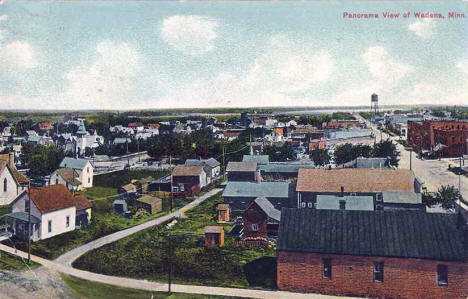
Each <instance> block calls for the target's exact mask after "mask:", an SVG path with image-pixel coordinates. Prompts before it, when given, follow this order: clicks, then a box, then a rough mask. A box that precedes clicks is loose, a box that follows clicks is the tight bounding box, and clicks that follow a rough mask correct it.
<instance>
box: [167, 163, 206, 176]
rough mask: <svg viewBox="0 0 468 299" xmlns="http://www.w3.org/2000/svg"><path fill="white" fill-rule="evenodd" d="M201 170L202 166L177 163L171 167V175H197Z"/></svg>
mask: <svg viewBox="0 0 468 299" xmlns="http://www.w3.org/2000/svg"><path fill="white" fill-rule="evenodd" d="M202 172H203V167H202V166H185V165H178V166H176V167H174V169H172V176H199V175H200V174H201V173H202Z"/></svg>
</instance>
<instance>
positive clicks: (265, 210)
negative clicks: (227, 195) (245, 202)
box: [243, 197, 281, 243]
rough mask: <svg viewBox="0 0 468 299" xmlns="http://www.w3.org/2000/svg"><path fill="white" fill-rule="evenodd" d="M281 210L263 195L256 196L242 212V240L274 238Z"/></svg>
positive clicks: (264, 240)
mask: <svg viewBox="0 0 468 299" xmlns="http://www.w3.org/2000/svg"><path fill="white" fill-rule="evenodd" d="M280 217H281V211H280V210H278V209H275V207H274V206H273V205H272V204H271V202H270V201H269V200H268V199H267V198H265V197H258V198H256V199H255V200H254V201H253V202H252V203H251V204H250V205H249V207H248V208H247V210H246V211H245V213H244V237H243V241H247V242H248V241H254V242H259V241H260V242H262V241H263V242H265V243H266V242H267V241H268V238H276V237H277V235H278V227H279V222H280Z"/></svg>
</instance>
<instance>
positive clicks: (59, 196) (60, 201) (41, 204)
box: [29, 184, 75, 213]
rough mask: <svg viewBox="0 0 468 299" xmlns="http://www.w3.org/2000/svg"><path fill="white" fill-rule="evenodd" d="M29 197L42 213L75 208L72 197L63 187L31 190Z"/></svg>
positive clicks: (56, 186) (51, 186)
mask: <svg viewBox="0 0 468 299" xmlns="http://www.w3.org/2000/svg"><path fill="white" fill-rule="evenodd" d="M29 196H30V198H31V200H32V201H33V202H34V204H35V205H36V207H37V208H38V209H39V211H41V212H42V213H47V212H52V211H56V210H61V209H66V208H69V207H73V206H75V200H74V198H73V195H72V194H71V193H70V191H68V188H67V187H65V185H61V184H59V185H49V186H45V187H41V188H31V189H30V191H29Z"/></svg>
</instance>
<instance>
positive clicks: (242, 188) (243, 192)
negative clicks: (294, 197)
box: [223, 182, 289, 198]
mask: <svg viewBox="0 0 468 299" xmlns="http://www.w3.org/2000/svg"><path fill="white" fill-rule="evenodd" d="M223 196H228V197H255V198H257V197H267V198H287V197H289V183H288V182H259V183H257V182H228V183H227V185H226V188H224V192H223Z"/></svg>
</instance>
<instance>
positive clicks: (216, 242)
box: [204, 226, 224, 247]
mask: <svg viewBox="0 0 468 299" xmlns="http://www.w3.org/2000/svg"><path fill="white" fill-rule="evenodd" d="M204 233H205V246H207V247H212V246H219V247H222V246H224V228H223V227H222V226H207V227H205V229H204Z"/></svg>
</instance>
